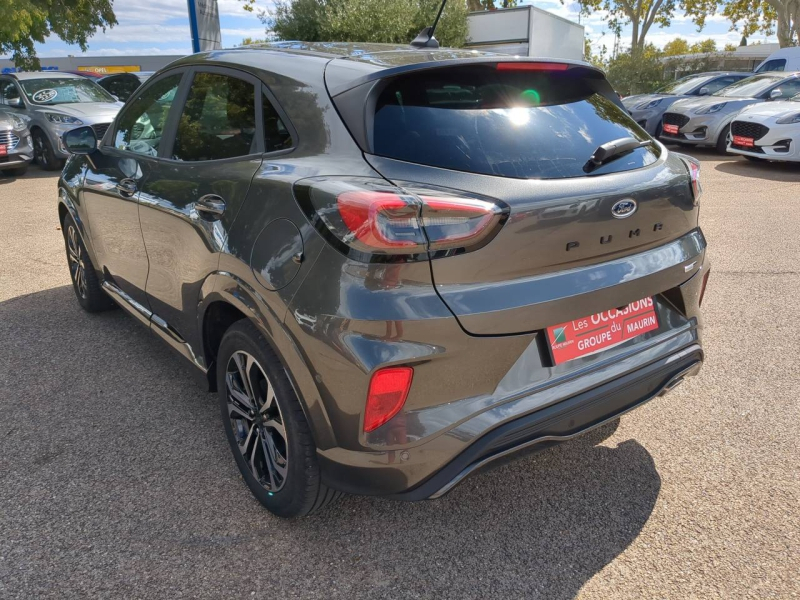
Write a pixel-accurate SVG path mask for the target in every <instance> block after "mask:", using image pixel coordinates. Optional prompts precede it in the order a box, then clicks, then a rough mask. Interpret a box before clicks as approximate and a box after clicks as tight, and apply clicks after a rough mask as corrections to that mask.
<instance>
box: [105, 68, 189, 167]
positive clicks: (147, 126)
mask: <svg viewBox="0 0 800 600" xmlns="http://www.w3.org/2000/svg"><path fill="white" fill-rule="evenodd" d="M180 82H181V75H180V74H175V75H170V76H168V77H165V78H164V79H161V80H159V81H157V82H156V83H155V84H153V85H152V86H150V87H149V88H148V89H147V90H145V92H144V93H143V94H142V95H140V96H139V97H138V98H136V99H135V100H134V101H133V102H131V104H129V105H128V106H127V107H125V110H124V111H123V112H122V114H121V115H120V118H119V120H118V122H117V129H116V131H115V132H114V147H115V148H118V149H119V150H127V151H129V152H136V153H137V154H146V155H149V156H158V147H159V145H160V143H161V133H162V131H163V129H164V124H165V123H166V120H167V115H168V114H169V109H170V106H172V103H173V101H174V100H175V94H176V93H177V91H178V85H179V84H180Z"/></svg>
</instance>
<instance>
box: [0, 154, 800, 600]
mask: <svg viewBox="0 0 800 600" xmlns="http://www.w3.org/2000/svg"><path fill="white" fill-rule="evenodd" d="M693 154H694V155H695V156H697V157H698V158H700V160H701V161H702V163H703V185H704V187H705V196H704V198H703V200H702V209H701V223H702V226H703V229H704V231H705V233H706V236H707V238H708V240H709V244H710V256H711V261H712V265H713V266H712V275H711V280H710V283H709V289H708V292H707V294H706V299H705V302H704V309H705V315H706V329H705V341H706V352H707V362H706V365H705V367H704V369H703V371H702V372H701V374H700V376H699V377H696V378H694V379H692V380H691V381H689V382H687V383H685V384H684V385H682V386H680V387H678V388H677V389H676V390H675V391H674V392H673V393H672V394H670V395H669V396H667V397H665V398H661V399H658V400H656V401H654V402H652V403H650V404H648V405H646V406H645V407H643V408H641V409H639V410H637V411H635V412H633V413H632V414H630V415H628V416H626V417H624V418H623V419H622V421H621V423H620V424H619V426H618V427H617V428H616V430H615V431H612V430H608V429H606V430H605V431H601V432H597V433H593V434H591V435H590V436H587V437H584V438H582V439H579V440H577V441H574V442H570V443H567V444H563V445H561V446H559V447H556V448H553V449H550V450H547V451H545V452H542V453H539V454H536V455H532V456H528V457H526V458H523V459H521V460H519V461H516V462H512V463H510V464H507V465H504V466H502V467H500V468H498V469H495V470H492V471H488V472H485V473H480V474H478V475H477V476H474V477H472V478H470V479H468V480H467V481H466V482H465V483H464V484H462V485H461V486H459V487H457V488H456V489H455V490H454V491H453V492H451V493H450V494H449V495H447V496H446V497H444V498H442V499H440V500H437V501H431V502H425V503H417V504H406V503H399V502H394V501H388V500H381V499H374V498H355V497H347V498H344V499H343V500H342V501H340V502H339V503H337V504H335V505H333V506H332V507H329V508H328V509H326V510H324V511H322V512H321V513H320V514H318V515H316V516H313V517H311V518H307V519H304V520H299V521H294V522H285V521H281V520H279V519H277V518H275V517H273V516H271V515H270V514H269V513H268V512H267V511H266V510H263V509H262V508H261V507H260V505H259V504H258V503H257V502H256V501H255V500H254V499H253V498H252V497H251V495H250V493H249V491H248V490H247V488H246V487H245V485H244V484H243V483H242V482H241V481H240V479H239V474H238V471H237V469H236V465H235V464H234V461H233V460H232V459H231V456H230V450H229V448H228V445H227V442H226V440H225V437H224V433H223V429H222V427H221V423H220V420H219V415H218V410H217V405H216V400H215V397H214V396H212V395H206V394H204V393H202V392H201V391H199V390H198V388H197V387H196V384H195V383H194V380H193V379H192V377H191V374H190V373H189V371H188V368H187V367H185V366H184V364H183V363H182V359H180V358H179V357H177V355H173V354H172V353H171V351H170V350H168V349H167V348H166V346H164V345H163V344H162V343H161V342H160V341H159V340H158V339H156V338H155V337H154V336H152V335H151V334H150V333H148V332H147V331H146V330H145V329H144V328H142V327H140V326H139V325H138V324H137V323H135V322H134V320H133V319H131V318H130V317H127V316H125V315H124V314H123V312H122V311H119V310H117V311H112V312H108V313H104V314H101V315H87V314H85V313H83V312H82V311H81V310H80V308H79V306H78V304H77V302H76V300H75V298H74V296H73V292H72V288H71V286H70V281H69V276H68V272H67V267H66V260H65V258H64V250H63V242H62V237H61V232H60V231H59V230H58V221H57V215H56V210H55V198H56V181H57V176H56V175H54V174H50V173H45V172H42V171H40V170H38V168H36V167H33V168H32V169H31V170H30V171H29V173H28V175H26V176H25V177H23V178H20V179H17V180H14V179H11V178H9V177H0V207H1V208H2V218H0V234H1V235H0V239H1V240H2V244H3V253H2V261H0V342H1V343H2V346H0V597H1V598H83V597H105V598H165V597H179V598H183V597H186V598H200V597H209V598H251V597H255V598H273V597H277V598H371V599H372V598H393V599H397V598H547V599H558V598H573V597H576V596H577V597H580V598H598V599H604V600H607V599H609V598H680V599H683V598H794V597H797V596H798V595H800V582H799V581H798V577H797V575H798V568H797V566H798V564H800V450H798V440H799V439H800V438H799V436H798V434H799V433H800V401H798V396H800V393H799V392H800V366H799V365H798V356H800V312H799V311H798V308H797V307H798V301H800V300H798V299H800V193H798V192H799V191H800V185H799V184H800V166H793V165H771V164H755V163H749V162H747V161H745V160H743V159H741V158H736V159H735V158H723V157H719V156H717V155H715V154H713V153H712V152H710V151H697V152H693ZM608 435H610V437H608V438H607V439H605V440H603V437H605V436H608ZM598 442H599V443H598Z"/></svg>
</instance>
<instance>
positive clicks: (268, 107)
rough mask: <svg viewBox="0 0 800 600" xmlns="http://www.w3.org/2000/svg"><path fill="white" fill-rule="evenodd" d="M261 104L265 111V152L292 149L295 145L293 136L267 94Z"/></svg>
mask: <svg viewBox="0 0 800 600" xmlns="http://www.w3.org/2000/svg"><path fill="white" fill-rule="evenodd" d="M261 104H262V105H263V110H264V151H265V152H275V151H276V150H286V149H287V148H291V147H292V146H293V145H294V141H293V140H292V134H291V133H289V130H288V129H286V125H284V123H283V121H282V120H281V118H280V117H279V116H278V111H276V110H275V107H274V106H272V103H271V102H270V101H269V98H267V95H266V94H264V95H263V97H262V99H261Z"/></svg>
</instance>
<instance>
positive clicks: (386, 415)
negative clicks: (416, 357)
mask: <svg viewBox="0 0 800 600" xmlns="http://www.w3.org/2000/svg"><path fill="white" fill-rule="evenodd" d="M413 377H414V369H412V368H411V367H387V368H385V369H380V370H379V371H376V372H375V374H374V375H373V376H372V380H371V381H370V382H369V391H368V392H367V408H366V410H365V412H364V431H366V432H369V431H373V430H375V429H377V428H378V427H380V426H381V425H383V424H384V423H386V422H387V421H388V420H389V419H391V418H392V417H393V416H395V415H396V414H397V413H399V412H400V409H401V408H403V405H404V404H405V403H406V398H408V390H409V389H410V388H411V379H412V378H413Z"/></svg>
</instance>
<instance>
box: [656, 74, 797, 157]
mask: <svg viewBox="0 0 800 600" xmlns="http://www.w3.org/2000/svg"><path fill="white" fill-rule="evenodd" d="M798 93H800V72H794V73H781V72H777V71H776V72H771V73H761V74H758V75H754V76H752V77H748V78H747V79H742V80H741V81H739V82H737V83H734V84H733V85H729V86H728V87H726V88H723V89H721V90H720V91H718V92H716V93H714V94H712V95H710V96H703V97H702V98H686V99H684V100H678V101H677V102H676V103H675V104H673V105H672V106H671V107H670V109H669V110H668V111H667V112H665V113H664V117H663V123H664V124H663V125H662V132H661V136H660V137H661V139H662V140H663V141H664V142H668V143H669V142H673V143H678V144H683V145H694V146H714V147H716V149H717V152H720V153H721V154H725V152H726V149H727V145H728V136H729V134H730V127H731V121H733V118H734V117H735V116H736V115H737V114H739V111H740V110H742V109H743V108H744V107H745V106H750V105H751V104H757V103H758V102H768V101H771V100H775V99H777V98H791V97H792V96H794V95H795V94H798Z"/></svg>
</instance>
